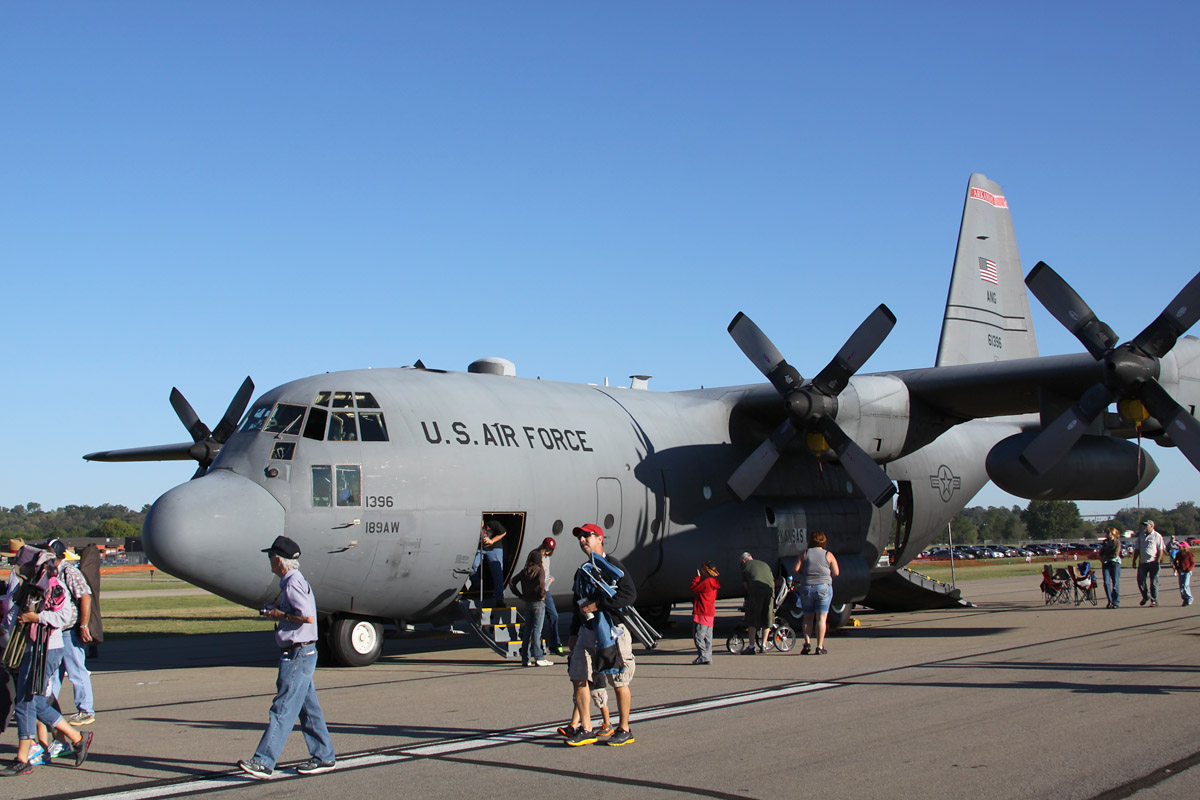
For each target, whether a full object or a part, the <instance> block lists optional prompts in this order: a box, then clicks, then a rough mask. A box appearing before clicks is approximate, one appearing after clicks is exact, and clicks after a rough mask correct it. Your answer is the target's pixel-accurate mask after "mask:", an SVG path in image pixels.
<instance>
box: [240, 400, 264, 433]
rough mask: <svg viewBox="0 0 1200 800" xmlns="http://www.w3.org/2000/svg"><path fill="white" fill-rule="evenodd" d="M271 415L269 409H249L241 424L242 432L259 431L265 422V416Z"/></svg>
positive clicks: (262, 407)
mask: <svg viewBox="0 0 1200 800" xmlns="http://www.w3.org/2000/svg"><path fill="white" fill-rule="evenodd" d="M270 413H271V407H270V406H269V405H268V406H255V407H254V408H252V409H250V413H249V414H247V415H246V419H245V421H243V422H242V428H241V429H242V430H243V431H261V430H262V426H263V423H264V422H266V421H267V415H268V414H270Z"/></svg>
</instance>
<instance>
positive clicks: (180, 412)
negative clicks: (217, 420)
mask: <svg viewBox="0 0 1200 800" xmlns="http://www.w3.org/2000/svg"><path fill="white" fill-rule="evenodd" d="M171 408H173V409H175V414H176V415H177V416H178V417H179V421H180V422H182V423H183V427H185V428H187V431H188V433H189V434H191V437H192V441H193V442H199V441H202V440H204V439H207V438H208V437H209V436H211V435H212V431H210V430H209V429H208V426H207V425H205V424H204V423H203V422H201V421H200V416H199V415H198V414H197V413H196V410H195V409H193V408H192V404H191V403H189V402H188V401H187V398H185V397H184V396H183V392H181V391H179V390H178V389H176V388H175V387H173V386H172V387H171Z"/></svg>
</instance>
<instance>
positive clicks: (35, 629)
mask: <svg viewBox="0 0 1200 800" xmlns="http://www.w3.org/2000/svg"><path fill="white" fill-rule="evenodd" d="M572 533H573V535H574V537H575V539H576V541H577V543H578V545H579V548H580V551H581V552H582V553H583V555H584V556H585V557H586V560H585V561H584V563H583V564H582V565H581V566H580V567H579V568H578V569H577V570H576V573H575V577H574V582H573V584H572V601H573V602H572V613H571V624H570V636H569V639H568V641H567V644H566V647H565V648H564V647H563V644H562V642H561V640H560V638H559V625H558V612H557V609H556V608H555V607H554V598H553V595H552V593H551V591H550V587H551V584H552V583H553V582H554V578H553V576H552V575H551V574H550V561H551V559H552V557H553V555H554V552H555V548H556V544H557V543H556V542H555V540H554V539H553V538H551V537H546V538H545V539H544V540H543V541H542V543H541V544H540V545H539V546H538V547H536V548H534V549H533V550H531V551H530V552H529V554H528V556H527V558H526V561H525V565H524V567H523V569H521V570H520V571H519V572H518V573H517V574H516V575H515V576H514V577H513V579H512V580H511V581H510V582H509V584H508V585H507V588H509V589H510V590H512V591H513V593H514V594H516V595H517V597H518V598H519V599H521V600H522V601H523V602H524V604H525V608H524V611H525V618H524V619H525V624H524V629H523V633H522V644H521V650H520V655H521V660H522V663H523V665H525V666H530V667H539V666H550V665H551V663H552V662H551V661H550V660H549V659H548V658H547V656H548V655H549V654H550V653H556V654H563V653H564V651H569V657H568V661H567V675H568V678H569V679H570V682H571V700H572V703H571V706H572V710H571V719H570V722H568V723H567V724H565V725H564V726H562V727H561V728H559V729H558V732H559V733H560V734H561V735H562V736H563V737H564V739H565V740H566V743H567V744H568V745H570V746H573V747H579V746H582V745H588V744H593V743H596V742H599V741H604V742H605V743H607V744H608V745H611V746H622V745H626V744H630V743H632V742H633V741H634V737H633V733H632V730H631V729H630V724H629V718H630V711H631V708H632V704H633V696H632V688H631V686H632V682H633V676H634V673H635V670H636V659H635V657H634V654H633V642H632V636H631V634H630V631H629V630H627V627H626V625H625V624H624V622H625V620H626V617H625V616H624V613H625V612H628V610H629V609H631V608H632V607H633V604H634V603H635V601H636V600H637V588H636V584H635V582H634V580H633V578H632V576H631V575H630V573H629V571H628V570H627V569H626V568H625V566H624V565H623V564H622V563H621V561H620V560H619V559H618V558H616V557H615V556H614V555H612V554H611V553H608V552H606V551H605V549H604V531H603V529H601V528H600V527H599V526H597V525H592V524H586V525H582V526H579V527H577V528H575V529H574V530H573V532H572ZM506 535H507V532H506V531H505V530H504V527H503V525H502V524H501V523H500V522H499V521H496V520H485V521H484V522H483V524H482V526H481V530H480V557H479V559H478V560H477V562H476V570H475V576H474V579H475V580H479V575H480V572H481V571H482V569H483V568H484V567H485V566H487V569H488V571H489V573H491V574H492V575H493V576H494V575H495V574H496V572H500V574H501V575H502V574H503V573H502V569H501V570H498V571H497V570H494V569H493V567H492V566H491V565H492V564H497V563H498V564H501V565H502V557H503V545H502V540H503V539H504V538H505V536H506ZM1121 538H1122V537H1121V534H1120V532H1119V531H1117V530H1116V529H1112V530H1110V531H1109V532H1108V536H1107V538H1106V540H1105V542H1104V545H1103V547H1102V549H1101V551H1100V560H1101V567H1102V574H1103V581H1104V590H1105V594H1106V596H1107V598H1108V607H1109V608H1118V607H1119V606H1120V576H1121ZM807 544H808V547H807V548H806V549H805V550H804V551H803V552H801V554H800V556H799V557H798V558H797V559H796V560H795V562H794V563H793V564H792V566H791V570H790V573H791V574H788V570H787V568H786V567H783V568H781V574H780V575H778V576H776V575H775V574H774V573H773V571H772V569H771V567H770V566H769V565H768V564H767V563H766V562H765V561H761V560H756V559H755V558H754V557H753V555H752V554H750V553H743V554H742V557H741V574H740V577H741V580H742V584H743V590H744V596H745V606H744V618H743V623H744V625H745V627H746V629H747V633H748V640H749V646H748V647H747V648H746V649H745V650H744V651H743V652H745V653H747V654H757V653H761V652H762V651H763V649H764V639H763V637H765V636H767V635H768V634H769V631H771V630H772V628H773V626H774V620H775V614H776V612H777V610H779V609H777V608H776V605H777V604H778V603H779V602H780V598H782V597H785V596H792V595H794V597H795V600H794V602H795V605H796V609H794V610H796V611H798V612H799V615H800V616H801V618H802V633H803V636H804V646H803V648H802V649H801V653H802V654H810V653H811V654H814V655H825V654H826V653H827V650H826V649H825V636H826V630H827V625H826V618H827V616H828V613H829V610H830V606H831V602H832V598H833V581H834V579H835V578H837V577H838V574H839V566H838V561H837V558H836V557H835V556H834V554H833V553H831V552H829V550H827V549H826V547H827V544H828V543H827V540H826V536H825V534H824V533H823V532H821V531H811V532H809V534H808V542H807ZM91 549H93V550H94V549H95V546H94V545H93V546H91ZM10 550H11V553H12V561H13V562H14V567H13V569H12V571H11V574H10V576H9V579H8V582H7V585H6V587H4V588H5V590H6V591H5V592H4V599H3V604H2V605H0V615H2V620H0V636H2V642H0V643H2V644H3V647H4V666H5V669H4V670H3V678H4V681H3V682H2V683H0V732H3V730H4V727H5V725H6V724H7V722H8V720H9V716H10V712H12V711H15V718H16V723H17V737H18V749H17V755H16V758H15V759H14V760H13V762H12V763H11V764H9V765H8V766H6V767H4V768H2V769H0V776H15V775H26V774H29V773H30V772H32V770H33V769H34V767H35V766H37V765H40V764H46V763H49V761H50V759H52V758H55V757H64V758H70V759H72V760H73V762H74V764H75V765H76V766H80V765H82V764H83V763H84V761H85V760H86V759H87V757H88V752H89V749H90V747H91V744H92V733H91V731H81V730H80V728H83V727H84V726H87V725H90V724H91V723H92V722H94V720H95V707H94V705H93V700H92V687H91V677H90V673H89V672H88V670H87V667H86V658H87V654H88V650H89V648H91V647H95V646H96V643H97V642H98V641H99V640H100V639H101V638H102V636H103V631H102V627H101V625H100V614H99V604H98V602H97V599H98V588H99V570H98V566H97V567H96V569H94V570H85V572H88V574H86V575H85V574H84V573H83V572H81V571H80V570H79V569H78V568H77V567H76V563H77V562H79V561H80V557H79V556H77V555H76V554H75V553H74V552H73V551H72V550H70V549H69V548H67V547H66V546H65V545H64V544H63V543H62V542H61V541H59V540H57V539H54V540H51V541H49V542H47V543H45V544H44V545H42V546H38V547H35V546H31V545H26V544H25V543H24V542H22V541H21V540H19V539H15V540H13V541H12V543H11V544H10ZM85 552H86V550H85ZM262 552H263V553H265V554H267V556H268V559H269V565H270V569H271V571H272V572H273V573H274V574H275V575H276V576H277V577H278V578H279V587H280V593H279V597H278V599H277V600H276V601H275V602H274V603H273V604H272V605H271V606H269V607H267V608H264V609H262V611H261V613H262V614H263V616H265V617H267V618H269V619H272V620H275V622H276V623H277V625H276V630H275V643H276V645H277V646H278V648H279V650H280V660H279V671H278V679H277V682H276V687H277V691H276V696H275V698H274V700H273V701H272V703H271V708H270V711H269V715H268V724H267V729H266V731H265V732H264V733H263V735H262V738H261V740H260V741H259V744H258V747H257V748H256V749H255V752H254V754H253V756H252V757H251V758H249V759H247V760H244V761H239V762H238V766H239V767H240V768H241V769H242V770H243V771H244V772H245V773H247V774H248V775H250V776H252V777H254V778H258V779H266V778H270V777H271V776H272V774H273V772H274V770H275V767H276V763H277V759H278V757H279V755H280V753H281V752H282V750H283V747H284V745H285V743H286V741H287V738H288V736H289V735H290V733H291V731H292V728H293V727H294V726H295V724H296V722H297V721H298V722H299V723H300V728H301V731H302V733H303V735H304V739H305V743H306V745H307V746H308V750H309V754H310V757H309V759H308V760H307V761H305V762H303V763H302V764H300V765H299V766H298V767H296V771H297V772H298V773H300V774H302V775H313V774H320V773H323V772H328V771H330V770H332V769H334V768H335V766H336V757H335V754H334V749H333V744H332V742H331V740H330V736H329V730H328V727H327V725H326V722H325V717H324V714H323V712H322V710H321V705H320V702H319V701H318V699H317V691H316V687H315V685H314V683H313V674H314V671H315V669H316V665H317V648H316V643H317V636H318V634H317V605H316V598H315V597H314V595H313V591H312V588H311V587H310V586H309V584H308V582H307V580H305V578H304V576H303V574H302V573H301V571H300V563H299V558H300V547H299V546H298V545H297V544H296V542H295V541H293V540H292V539H290V538H288V537H286V536H279V537H277V538H276V539H275V541H274V542H273V543H272V544H271V546H270V547H268V548H265V549H264V550H263V551H262ZM89 555H96V554H89ZM1167 558H1169V559H1170V562H1171V564H1172V568H1173V570H1174V572H1175V574H1176V576H1177V577H1178V581H1179V591H1180V595H1181V598H1182V601H1183V605H1185V606H1187V605H1191V603H1192V594H1191V573H1192V570H1193V569H1194V566H1195V560H1194V557H1193V555H1192V552H1191V550H1190V549H1189V548H1188V547H1186V546H1184V545H1181V544H1179V543H1176V542H1175V541H1174V540H1172V541H1171V542H1166V541H1164V540H1163V537H1162V536H1161V534H1159V533H1158V532H1157V531H1156V530H1155V526H1154V522H1153V521H1151V520H1146V521H1145V522H1144V523H1142V526H1141V532H1140V533H1139V535H1138V537H1137V546H1136V548H1135V550H1134V553H1133V565H1134V566H1135V567H1136V568H1137V584H1138V590H1139V592H1140V593H1141V596H1142V601H1141V602H1142V605H1150V606H1156V605H1158V577H1159V567H1160V564H1161V563H1162V562H1163V560H1164V559H1167ZM97 563H98V556H97ZM719 576H720V573H719V571H718V570H717V567H716V565H715V564H714V563H713V562H712V561H705V562H704V563H703V564H702V565H701V566H700V567H699V568H698V569H697V570H696V574H695V576H694V577H693V578H692V581H691V591H692V594H693V605H692V622H693V640H694V644H695V647H696V658H695V659H694V660H693V661H692V663H693V664H695V665H707V664H711V663H712V660H713V628H714V626H715V622H716V598H717V594H718V592H719V591H720V588H721V584H720V581H719ZM793 577H795V578H798V586H796V587H795V591H794V592H781V591H780V582H783V583H784V584H785V585H786V586H787V587H791V586H792V581H793ZM1093 580H1094V579H1093ZM495 584H498V588H497V587H496V585H495ZM504 589H505V585H504V584H503V583H502V582H500V579H499V578H495V577H493V592H494V602H495V603H496V605H497V606H502V604H503V593H504ZM789 602H792V601H789ZM543 641H544V642H545V646H543ZM548 651H549V652H548ZM64 680H69V681H70V682H71V683H72V685H73V688H74V693H73V697H74V702H75V706H76V711H75V712H74V713H72V714H70V715H67V716H64V715H63V712H62V710H61V707H60V705H59V701H58V695H59V691H60V689H61V687H62V685H63V682H64ZM610 690H611V692H612V694H613V695H615V697H616V700H617V720H616V724H615V725H614V724H613V722H612V720H611V718H610V710H609V691H610ZM593 708H595V709H596V710H598V711H599V713H600V716H601V725H600V726H599V727H596V726H595V725H593V719H592V717H593Z"/></svg>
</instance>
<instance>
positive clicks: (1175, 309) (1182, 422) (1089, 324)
mask: <svg viewBox="0 0 1200 800" xmlns="http://www.w3.org/2000/svg"><path fill="white" fill-rule="evenodd" d="M1025 285H1026V286H1028V287H1029V290H1030V291H1031V292H1033V294H1034V296H1036V297H1037V299H1038V300H1039V301H1041V303H1042V305H1043V306H1045V307H1046V310H1047V311H1049V312H1050V313H1051V314H1052V315H1053V316H1054V318H1055V319H1057V320H1058V321H1059V322H1061V323H1062V324H1063V325H1064V326H1065V327H1066V328H1067V330H1069V331H1071V333H1072V334H1073V335H1074V336H1075V338H1076V339H1078V340H1079V341H1080V342H1081V343H1082V344H1083V346H1084V347H1085V348H1087V351H1088V352H1089V353H1091V354H1092V357H1093V358H1095V359H1096V360H1097V361H1099V362H1101V363H1102V364H1103V365H1104V377H1103V379H1102V380H1101V381H1100V382H1099V383H1097V384H1095V385H1094V386H1092V387H1091V388H1090V389H1088V390H1087V391H1086V392H1084V394H1083V396H1082V397H1080V398H1079V401H1078V402H1077V403H1076V404H1075V405H1074V406H1072V407H1071V408H1069V409H1067V410H1066V411H1064V412H1063V413H1062V414H1061V415H1059V417H1058V418H1057V419H1055V420H1054V421H1053V422H1052V423H1050V424H1049V425H1047V426H1046V428H1045V429H1044V430H1043V431H1042V432H1041V433H1040V434H1038V436H1037V438H1035V439H1034V440H1033V441H1032V442H1030V443H1029V445H1028V446H1027V447H1026V448H1025V450H1024V451H1023V452H1022V453H1021V461H1023V462H1024V463H1025V464H1026V465H1027V466H1028V467H1029V468H1030V469H1032V470H1033V471H1034V472H1035V473H1036V474H1038V475H1042V474H1044V473H1045V472H1047V471H1048V470H1050V469H1051V468H1053V467H1054V465H1055V464H1057V463H1058V462H1059V461H1060V460H1061V459H1062V458H1063V457H1064V456H1065V455H1066V454H1067V452H1068V451H1069V450H1070V449H1071V448H1072V447H1073V446H1074V445H1075V443H1076V442H1078V441H1079V438H1080V437H1081V436H1083V434H1084V433H1085V432H1086V431H1087V429H1088V427H1089V426H1090V425H1091V424H1092V422H1093V421H1094V420H1095V419H1096V418H1097V417H1099V416H1100V415H1101V414H1102V413H1104V410H1105V409H1106V408H1108V406H1109V404H1111V403H1112V402H1114V401H1117V400H1121V401H1140V402H1141V403H1142V405H1143V406H1145V408H1146V410H1147V411H1149V413H1150V414H1151V415H1152V416H1153V417H1154V418H1155V419H1157V420H1158V421H1159V423H1160V424H1161V425H1162V427H1163V430H1164V431H1166V433H1167V435H1168V436H1169V437H1170V438H1171V441H1172V442H1174V443H1175V445H1176V446H1177V447H1178V448H1179V449H1180V450H1181V451H1182V452H1183V454H1184V455H1185V456H1187V459H1188V461H1190V462H1192V465H1193V466H1194V467H1196V468H1197V469H1200V423H1198V422H1197V421H1196V418H1195V417H1193V416H1192V415H1191V414H1189V413H1188V412H1187V411H1185V410H1184V409H1183V408H1182V407H1181V406H1180V405H1179V404H1178V403H1176V402H1175V400H1174V399H1173V398H1172V397H1171V395H1170V394H1168V393H1167V391H1166V390H1165V389H1163V387H1162V386H1161V385H1160V384H1159V382H1158V380H1157V379H1158V375H1159V359H1160V358H1162V357H1163V356H1164V355H1166V354H1167V353H1168V352H1170V351H1171V348H1173V347H1174V346H1175V343H1176V342H1177V341H1178V340H1179V337H1180V336H1182V335H1183V334H1184V333H1185V332H1187V330H1188V328H1190V327H1192V325H1193V324H1195V322H1196V321H1197V320H1198V319H1200V274H1198V275H1196V277H1194V278H1192V280H1191V281H1190V282H1188V285H1187V286H1185V287H1183V291H1181V292H1180V293H1179V294H1178V295H1177V296H1176V297H1175V299H1174V300H1172V301H1171V303H1170V304H1169V305H1168V306H1167V307H1166V309H1164V310H1163V312H1162V313H1161V314H1159V315H1158V318H1157V319H1155V320H1154V321H1153V322H1151V323H1150V325H1149V326H1148V327H1147V328H1146V329H1145V330H1144V331H1142V332H1141V333H1139V334H1138V335H1137V336H1136V337H1134V339H1133V340H1132V341H1130V342H1126V343H1125V344H1121V345H1118V344H1117V342H1118V341H1119V338H1118V336H1117V335H1116V334H1115V333H1114V332H1113V329H1112V328H1110V327H1109V326H1108V325H1106V324H1104V323H1103V322H1101V321H1100V320H1099V319H1098V318H1097V317H1096V314H1095V313H1094V312H1093V311H1092V309H1091V308H1090V307H1089V306H1088V304H1087V303H1086V302H1084V300H1083V298H1081V297H1080V296H1079V295H1078V294H1077V293H1076V292H1075V290H1074V289H1072V288H1071V287H1070V286H1069V285H1068V284H1067V282H1066V281H1065V280H1063V279H1062V277H1060V276H1059V274H1058V273H1057V272H1055V271H1054V270H1052V269H1051V268H1050V267H1049V266H1048V265H1046V264H1045V263H1044V262H1041V261H1039V262H1038V265H1037V266H1036V267H1034V268H1033V269H1032V270H1030V272H1029V275H1028V276H1027V277H1026V278H1025Z"/></svg>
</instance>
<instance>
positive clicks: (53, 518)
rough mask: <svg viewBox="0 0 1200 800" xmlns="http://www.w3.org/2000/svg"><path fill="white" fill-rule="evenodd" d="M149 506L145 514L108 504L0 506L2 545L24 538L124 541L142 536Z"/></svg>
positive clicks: (143, 507) (144, 509) (29, 540)
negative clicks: (11, 540) (47, 507)
mask: <svg viewBox="0 0 1200 800" xmlns="http://www.w3.org/2000/svg"><path fill="white" fill-rule="evenodd" d="M149 510H150V506H149V505H144V506H142V510H141V511H131V510H130V509H128V508H126V507H125V506H115V505H111V504H109V503H105V504H104V505H102V506H74V505H72V506H63V507H62V508H56V509H53V510H49V511H47V510H46V509H44V508H42V505H41V503H26V504H25V505H19V506H13V507H12V508H5V507H4V506H0V542H3V543H4V544H5V545H7V544H8V540H9V539H13V538H18V537H19V538H21V539H24V540H25V541H27V542H36V541H40V540H42V541H44V540H46V539H53V538H56V537H57V538H60V539H82V538H84V537H88V538H93V539H105V538H109V539H124V538H125V537H127V536H141V535H142V523H143V522H144V521H145V519H146V512H148V511H149Z"/></svg>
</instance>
